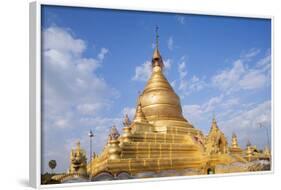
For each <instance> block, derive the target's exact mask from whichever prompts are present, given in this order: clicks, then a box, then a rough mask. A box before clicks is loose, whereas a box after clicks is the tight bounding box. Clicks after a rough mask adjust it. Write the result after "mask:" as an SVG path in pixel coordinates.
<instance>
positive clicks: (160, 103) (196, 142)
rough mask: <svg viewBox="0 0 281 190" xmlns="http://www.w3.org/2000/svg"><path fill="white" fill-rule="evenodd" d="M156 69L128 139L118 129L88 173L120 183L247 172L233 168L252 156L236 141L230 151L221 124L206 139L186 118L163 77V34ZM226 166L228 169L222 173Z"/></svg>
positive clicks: (128, 129)
mask: <svg viewBox="0 0 281 190" xmlns="http://www.w3.org/2000/svg"><path fill="white" fill-rule="evenodd" d="M151 65H152V74H151V76H150V78H149V80H148V82H147V84H146V86H145V88H144V90H143V91H142V93H140V95H139V97H138V99H137V104H136V113H135V117H134V119H133V121H132V122H131V121H130V119H129V118H128V116H127V115H126V116H125V119H124V122H123V124H124V128H123V130H124V132H123V134H122V135H119V133H118V131H117V129H116V128H115V127H114V128H113V130H112V131H111V133H110V135H109V140H108V144H107V145H106V147H105V148H104V150H103V152H102V153H101V154H100V155H98V156H96V157H95V158H94V159H92V161H91V162H90V164H89V165H88V167H87V168H88V170H87V171H88V173H89V174H90V175H91V176H99V175H100V174H101V173H108V174H110V175H112V176H113V177H118V175H119V174H120V173H122V172H125V173H127V174H128V175H129V176H144V177H146V176H149V175H155V176H161V175H164V176H167V175H168V176H169V175H200V174H207V173H214V172H216V173H226V172H227V171H231V172H239V171H245V170H247V169H245V168H243V167H238V168H236V167H233V168H231V169H230V168H229V167H230V165H231V164H232V163H236V162H241V163H246V162H247V161H249V159H248V158H249V154H248V153H245V155H244V153H243V151H242V150H241V149H240V148H239V147H238V143H237V137H236V136H235V137H233V138H236V140H235V139H234V140H233V141H232V147H228V143H227V139H226V137H225V136H224V134H223V132H221V131H220V129H219V128H218V126H217V122H216V120H215V118H213V121H212V125H211V129H210V132H209V134H208V135H207V136H204V135H203V133H202V132H201V131H200V130H198V129H196V128H194V126H193V125H192V124H191V123H190V122H189V121H188V120H187V119H186V118H184V117H183V114H182V108H181V103H180V99H179V97H178V95H177V94H176V93H175V92H174V90H173V88H172V86H171V85H170V84H169V82H168V80H167V79H166V77H165V76H164V73H163V69H164V63H163V59H162V57H161V54H160V51H159V47H158V34H157V35H156V48H155V50H154V52H153V56H152V61H151ZM246 152H247V151H246ZM267 152H268V151H267ZM267 155H269V154H268V153H267ZM253 158H254V156H252V157H251V159H253ZM255 159H258V156H256V157H255ZM221 165H222V166H228V168H227V169H224V167H217V166H221ZM90 166H91V167H90ZM165 172H166V173H165ZM164 173H165V174H164ZM147 174H149V175H147Z"/></svg>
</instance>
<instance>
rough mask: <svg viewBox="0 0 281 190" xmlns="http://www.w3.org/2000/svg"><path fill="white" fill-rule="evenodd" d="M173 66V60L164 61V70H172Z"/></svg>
mask: <svg viewBox="0 0 281 190" xmlns="http://www.w3.org/2000/svg"><path fill="white" fill-rule="evenodd" d="M171 66H172V60H171V59H166V60H164V68H165V69H166V70H169V69H171Z"/></svg>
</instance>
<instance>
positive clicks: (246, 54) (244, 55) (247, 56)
mask: <svg viewBox="0 0 281 190" xmlns="http://www.w3.org/2000/svg"><path fill="white" fill-rule="evenodd" d="M259 53H260V49H257V48H251V49H250V50H249V51H247V52H244V53H242V55H241V59H246V60H249V59H251V58H253V57H255V56H256V55H258V54H259Z"/></svg>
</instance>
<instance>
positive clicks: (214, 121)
mask: <svg viewBox="0 0 281 190" xmlns="http://www.w3.org/2000/svg"><path fill="white" fill-rule="evenodd" d="M216 122H217V121H216V114H215V112H213V123H216Z"/></svg>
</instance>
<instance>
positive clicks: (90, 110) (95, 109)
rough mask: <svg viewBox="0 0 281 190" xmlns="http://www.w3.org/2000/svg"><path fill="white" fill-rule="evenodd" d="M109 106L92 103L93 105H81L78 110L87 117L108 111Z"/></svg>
mask: <svg viewBox="0 0 281 190" xmlns="http://www.w3.org/2000/svg"><path fill="white" fill-rule="evenodd" d="M108 106H109V105H108V104H105V103H99V102H98V103H92V104H87V103H85V104H79V105H77V110H78V112H80V113H81V114H85V115H95V114H98V113H99V112H100V111H101V110H103V111H104V110H106V109H107V108H108Z"/></svg>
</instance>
